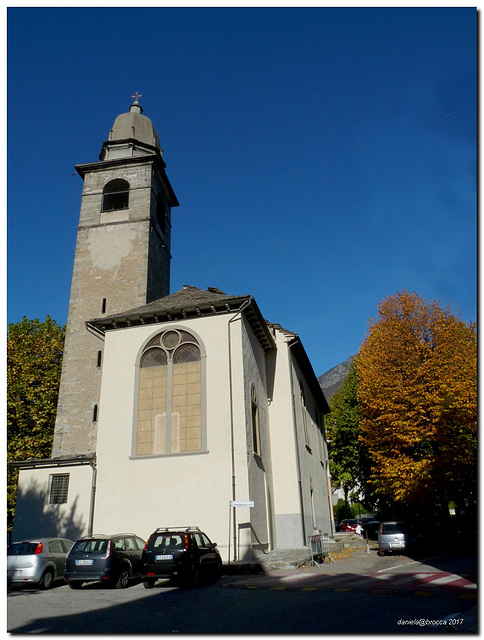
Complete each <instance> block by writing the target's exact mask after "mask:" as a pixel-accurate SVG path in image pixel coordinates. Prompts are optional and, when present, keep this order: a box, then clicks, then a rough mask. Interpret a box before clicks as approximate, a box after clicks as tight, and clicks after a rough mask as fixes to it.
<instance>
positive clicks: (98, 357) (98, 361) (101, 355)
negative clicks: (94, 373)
mask: <svg viewBox="0 0 484 640" xmlns="http://www.w3.org/2000/svg"><path fill="white" fill-rule="evenodd" d="M102 360H103V352H102V351H98V352H97V367H98V368H99V367H100V366H101V364H102Z"/></svg>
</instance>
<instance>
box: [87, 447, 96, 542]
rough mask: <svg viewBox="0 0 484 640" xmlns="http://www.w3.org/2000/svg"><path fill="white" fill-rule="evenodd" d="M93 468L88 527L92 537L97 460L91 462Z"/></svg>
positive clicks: (88, 532)
mask: <svg viewBox="0 0 484 640" xmlns="http://www.w3.org/2000/svg"><path fill="white" fill-rule="evenodd" d="M90 464H91V468H92V481H91V505H90V508H89V524H88V527H87V529H88V530H87V534H88V535H89V536H92V533H93V531H92V530H93V525H94V504H95V502H96V480H97V467H96V458H94V460H92V461H91V463H90Z"/></svg>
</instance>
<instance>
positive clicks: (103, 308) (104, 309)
mask: <svg viewBox="0 0 484 640" xmlns="http://www.w3.org/2000/svg"><path fill="white" fill-rule="evenodd" d="M101 313H106V298H103V301H102V304H101Z"/></svg>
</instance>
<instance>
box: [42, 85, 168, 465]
mask: <svg viewBox="0 0 484 640" xmlns="http://www.w3.org/2000/svg"><path fill="white" fill-rule="evenodd" d="M140 97H141V96H140V95H138V92H136V95H135V96H133V98H135V100H134V103H133V104H132V105H131V107H130V109H129V112H128V113H122V114H121V115H119V116H118V117H117V118H116V120H115V122H114V125H113V128H112V129H111V131H110V133H109V139H108V140H107V141H106V142H104V144H103V146H102V150H101V153H100V156H99V162H92V163H88V164H80V165H76V167H75V168H76V170H77V173H78V174H79V175H80V176H81V178H82V179H83V181H84V188H83V192H82V201H81V212H80V218H79V226H78V233H77V245H76V253H75V257H74V270H73V276H72V287H71V296H70V302H69V315H68V319H67V332H66V342H65V348H64V359H63V367H62V376H61V383H60V390H59V401H58V406H57V418H56V425H55V432H54V442H53V447H52V457H53V458H56V457H57V458H58V457H65V456H76V455H89V454H93V453H94V452H95V450H96V434H97V420H98V412H99V409H100V407H99V404H98V403H99V396H100V387H101V371H102V364H103V348H102V346H103V345H102V342H101V340H100V339H99V337H97V336H94V335H92V334H90V333H89V332H88V331H87V329H86V326H85V322H86V321H87V320H89V319H91V318H99V317H102V315H103V314H113V313H119V312H122V311H125V310H128V309H133V308H135V307H138V306H142V305H144V304H146V303H147V302H151V301H152V300H156V299H158V298H161V297H163V296H165V295H168V294H169V293H170V258H171V256H170V234H171V208H172V207H176V206H178V200H177V198H176V196H175V193H174V191H173V189H172V187H171V185H170V182H169V180H168V178H167V176H166V173H165V166H166V165H165V163H164V161H163V158H162V152H161V149H160V142H159V139H158V135H157V133H156V131H155V128H154V127H153V124H152V122H151V120H150V119H149V118H147V117H146V116H144V115H142V113H143V109H142V107H141V106H140V105H139V102H138V99H139V98H140Z"/></svg>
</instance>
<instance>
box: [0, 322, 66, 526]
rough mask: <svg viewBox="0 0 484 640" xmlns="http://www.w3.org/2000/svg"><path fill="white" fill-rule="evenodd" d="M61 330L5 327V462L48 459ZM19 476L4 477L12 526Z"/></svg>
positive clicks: (37, 325) (45, 325)
mask: <svg viewBox="0 0 484 640" xmlns="http://www.w3.org/2000/svg"><path fill="white" fill-rule="evenodd" d="M64 336H65V327H61V326H60V325H58V324H57V323H56V322H55V321H54V320H52V318H51V317H50V316H47V317H46V319H45V321H44V322H40V321H39V320H29V319H28V318H26V317H24V318H23V320H22V322H18V323H16V324H10V325H9V326H8V336H7V462H14V461H17V460H24V459H26V458H48V457H49V456H50V454H51V449H52V438H53V433H54V425H55V416H56V409H57V398H58V394H59V383H60V375H61V368H62V353H63V348H64ZM17 477H18V473H17V472H16V471H15V470H12V469H9V471H8V478H7V525H8V527H9V529H10V528H11V526H12V523H13V516H14V512H15V499H16V486H17Z"/></svg>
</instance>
